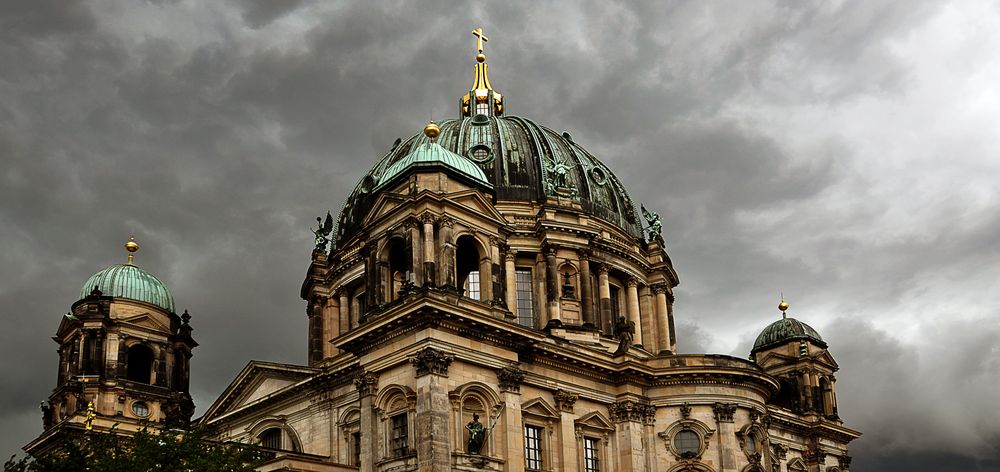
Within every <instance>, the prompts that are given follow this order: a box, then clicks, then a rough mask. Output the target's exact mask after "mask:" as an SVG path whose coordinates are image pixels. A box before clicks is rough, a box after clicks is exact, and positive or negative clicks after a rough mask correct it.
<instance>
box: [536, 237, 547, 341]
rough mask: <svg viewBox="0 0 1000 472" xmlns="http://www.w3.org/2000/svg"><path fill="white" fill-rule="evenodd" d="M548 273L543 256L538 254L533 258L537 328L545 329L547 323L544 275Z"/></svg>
mask: <svg viewBox="0 0 1000 472" xmlns="http://www.w3.org/2000/svg"><path fill="white" fill-rule="evenodd" d="M547 272H548V269H547V268H546V263H545V256H543V255H541V254H539V255H537V256H535V277H536V280H534V283H535V307H534V311H535V313H536V314H537V315H536V316H537V317H538V327H539V328H542V327H545V325H546V323H548V322H549V316H548V315H549V310H548V305H547V304H546V302H545V301H546V300H547V299H548V295H546V293H545V287H546V283H545V274H546V273H547Z"/></svg>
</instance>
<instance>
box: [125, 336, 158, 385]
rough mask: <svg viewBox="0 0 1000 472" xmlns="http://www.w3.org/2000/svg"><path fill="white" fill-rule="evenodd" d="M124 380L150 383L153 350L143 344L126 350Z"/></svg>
mask: <svg viewBox="0 0 1000 472" xmlns="http://www.w3.org/2000/svg"><path fill="white" fill-rule="evenodd" d="M126 362H127V366H128V368H127V369H126V371H125V378H126V379H128V380H131V381H133V382H139V383H144V384H148V383H152V380H153V379H152V374H153V350H152V349H150V348H149V346H146V345H145V344H136V345H134V346H132V347H130V348H128V354H127V360H126Z"/></svg>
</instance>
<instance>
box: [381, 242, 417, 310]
mask: <svg viewBox="0 0 1000 472" xmlns="http://www.w3.org/2000/svg"><path fill="white" fill-rule="evenodd" d="M385 250H386V251H387V253H386V255H387V257H386V259H387V262H388V263H389V270H388V278H389V280H387V281H386V283H387V285H388V287H389V294H388V295H389V300H390V301H392V300H396V299H397V298H399V292H400V290H402V289H403V287H404V285H405V284H406V282H407V281H409V280H410V273H411V272H412V270H413V268H412V267H411V261H410V259H411V258H410V256H409V254H407V252H408V251H407V250H406V243H405V242H404V241H403V240H402V239H400V238H393V239H391V240H389V243H388V244H387V245H386V249H385Z"/></svg>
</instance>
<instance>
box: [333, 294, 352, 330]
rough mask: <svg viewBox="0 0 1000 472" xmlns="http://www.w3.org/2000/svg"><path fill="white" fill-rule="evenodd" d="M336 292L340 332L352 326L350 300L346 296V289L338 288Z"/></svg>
mask: <svg viewBox="0 0 1000 472" xmlns="http://www.w3.org/2000/svg"><path fill="white" fill-rule="evenodd" d="M337 294H338V295H339V298H340V305H339V308H340V332H341V333H346V332H348V331H350V330H351V328H353V327H354V326H351V300H350V299H349V298H348V297H347V290H346V289H344V288H338V289H337Z"/></svg>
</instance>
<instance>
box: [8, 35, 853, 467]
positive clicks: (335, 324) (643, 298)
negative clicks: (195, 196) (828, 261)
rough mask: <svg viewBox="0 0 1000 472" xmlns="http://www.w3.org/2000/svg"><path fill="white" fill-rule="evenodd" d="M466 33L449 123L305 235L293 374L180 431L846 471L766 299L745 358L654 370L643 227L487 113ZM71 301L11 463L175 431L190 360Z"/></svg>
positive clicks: (819, 352) (261, 379)
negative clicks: (44, 407) (78, 445)
mask: <svg viewBox="0 0 1000 472" xmlns="http://www.w3.org/2000/svg"><path fill="white" fill-rule="evenodd" d="M473 33H474V34H475V35H476V40H477V46H478V48H477V49H478V54H477V55H476V63H475V65H474V78H473V83H472V87H471V89H470V90H468V91H467V92H466V93H465V94H464V95H462V96H461V97H460V98H459V100H458V103H457V105H458V106H457V113H456V117H455V118H453V119H446V120H441V121H439V122H437V123H429V124H427V125H426V126H424V128H423V132H421V133H418V134H416V135H414V136H412V137H410V138H408V139H399V140H397V141H396V142H395V144H394V145H393V146H392V148H391V149H389V150H388V151H387V152H386V154H385V155H384V156H382V157H381V158H379V159H378V160H377V161H376V162H375V164H374V165H373V166H372V168H371V170H370V171H369V172H368V173H367V174H365V175H364V176H362V177H361V178H360V179H359V183H358V184H357V186H356V187H355V188H354V190H353V192H352V193H351V195H350V197H349V198H348V199H347V201H346V202H345V203H344V206H343V209H342V210H341V212H340V215H339V218H337V219H336V220H335V219H334V218H333V217H332V215H329V214H328V215H327V218H326V220H325V221H323V220H322V219H318V220H319V227H318V228H317V229H316V247H315V249H314V250H313V251H312V257H311V263H310V264H309V267H308V269H307V270H306V275H305V280H304V282H303V284H302V289H301V293H300V295H301V297H302V298H303V299H304V300H305V301H306V316H307V317H308V333H307V336H306V338H307V353H308V362H307V364H306V365H289V364H279V363H272V362H262V361H252V362H250V363H249V364H248V365H247V366H246V368H244V370H243V371H242V372H240V373H239V374H238V376H237V377H236V378H235V379H234V380H233V382H232V383H231V384H230V385H229V386H228V387H227V388H226V389H225V391H224V392H223V393H222V394H221V396H220V397H219V398H218V399H217V400H216V401H215V403H213V404H212V405H211V406H209V407H208V409H207V410H206V411H205V413H204V415H203V416H202V417H201V418H200V419H199V420H198V421H200V422H201V423H202V424H204V425H207V426H210V427H212V428H213V431H215V432H216V434H217V437H218V439H219V440H224V441H237V442H247V443H256V444H259V445H260V446H261V447H262V448H263V449H264V450H265V451H267V452H268V453H269V455H270V459H269V460H268V461H267V463H265V464H264V465H263V466H262V467H261V470H300V471H361V472H390V471H392V472H402V471H411V470H420V471H463V470H464V471H498V472H499V471H569V472H640V471H642V472H653V471H664V472H674V471H702V472H725V471H733V472H748V471H757V472H765V471H766V472H776V471H810V472H835V471H840V472H844V471H848V470H849V467H850V456H849V455H848V448H847V445H848V443H849V442H850V441H851V440H853V439H855V438H857V437H858V436H860V433H858V432H857V431H854V430H852V429H850V428H848V427H846V426H844V425H843V422H842V421H841V420H840V417H839V416H838V410H837V396H836V380H835V377H834V373H835V372H836V371H837V369H838V366H837V363H836V361H835V360H834V359H833V357H832V356H831V354H830V352H829V351H828V350H827V345H826V343H825V342H824V341H823V339H822V338H821V336H820V335H819V334H818V333H817V332H816V331H815V330H813V329H812V328H811V327H809V326H808V325H806V324H805V323H802V322H800V321H797V320H795V319H792V318H788V317H787V316H786V315H785V311H787V309H788V305H787V304H786V303H784V302H783V301H782V303H781V304H780V305H779V309H780V311H781V319H779V320H778V321H776V322H774V323H773V324H771V325H770V326H767V327H766V328H765V329H764V330H763V331H762V332H761V334H760V336H759V337H758V338H757V340H756V342H755V344H754V347H753V349H752V351H751V352H750V353H749V354H750V355H749V359H745V358H736V357H731V356H726V355H712V354H678V353H677V352H676V342H677V341H676V331H675V329H674V311H673V302H674V293H673V292H674V288H675V287H676V286H677V285H678V283H679V278H678V275H677V273H676V272H675V271H674V268H673V265H672V263H671V260H670V257H669V256H668V255H667V253H666V250H665V245H664V240H663V238H662V236H661V227H660V220H659V217H658V216H657V215H656V213H654V212H652V211H648V210H647V209H645V208H641V207H640V209H638V210H637V208H636V204H635V202H633V200H632V199H631V197H630V196H629V194H628V191H627V190H626V188H625V186H624V185H623V184H622V182H621V181H620V180H619V179H618V178H617V177H616V176H615V174H614V173H613V172H612V171H611V169H609V168H608V167H607V166H606V165H604V164H603V163H602V162H601V161H599V160H598V159H597V158H596V157H595V156H594V155H593V154H591V153H590V152H588V151H587V150H586V149H584V148H583V147H582V146H581V145H579V144H577V142H576V141H575V140H574V139H573V137H571V136H570V135H569V134H567V133H559V132H556V131H553V130H552V129H550V128H548V127H545V126H542V125H540V124H538V123H536V122H535V121H533V120H530V119H527V118H524V117H520V116H514V115H509V114H508V113H507V111H508V110H507V109H506V106H505V102H504V96H503V95H501V94H500V93H499V91H498V90H496V89H494V88H493V86H492V85H491V84H490V79H489V70H488V66H487V63H486V56H485V54H484V52H483V49H484V48H483V46H484V43H485V42H486V41H487V38H486V37H485V36H484V35H483V32H482V30H481V29H477V30H475V31H474V32H473ZM119 278H122V280H124V281H125V282H124V283H119V282H118V280H119ZM154 282H155V283H154ZM143 284H145V285H143ZM140 285H141V289H139V288H137V289H134V290H133V289H132V288H130V287H133V286H135V287H138V286H140ZM91 286H93V287H91ZM123 287H124V288H123ZM81 298H82V299H81V300H80V301H79V302H77V304H75V305H74V308H73V310H74V311H73V314H74V315H75V316H74V317H73V318H70V317H67V319H65V320H64V321H63V324H62V325H61V326H60V328H59V331H58V335H57V338H56V340H57V342H58V343H60V346H61V348H60V353H61V355H60V359H61V361H60V371H59V372H60V374H59V384H58V387H57V389H56V391H55V392H54V393H53V396H52V405H53V406H52V417H51V421H48V420H47V426H49V427H48V428H47V430H46V432H45V433H43V435H42V437H41V438H39V439H38V440H36V441H35V442H34V443H32V444H31V445H29V446H28V448H29V451H30V450H31V448H41V447H43V445H44V444H45V443H46V438H48V437H50V436H52V435H54V434H56V432H58V431H60V429H61V428H66V427H74V428H75V427H81V426H80V425H84V424H86V425H90V424H91V423H93V424H94V425H97V426H95V427H98V426H101V427H102V426H103V425H105V424H108V423H109V422H111V421H119V422H128V421H130V420H131V419H132V418H149V417H151V418H154V419H162V420H168V419H170V418H172V417H175V418H177V419H181V420H183V419H186V418H188V417H189V416H190V411H191V410H190V407H191V404H190V397H189V396H188V395H187V368H188V367H187V366H188V359H189V358H190V355H191V349H192V348H193V347H194V346H195V345H196V344H195V343H194V341H193V340H192V339H191V336H190V334H191V329H190V326H189V325H188V321H187V320H188V317H184V316H182V317H178V316H177V315H176V314H174V312H173V302H172V300H171V299H170V297H169V294H167V292H166V289H165V288H163V285H162V284H160V283H159V281H158V280H156V279H155V277H153V276H151V275H149V274H148V273H146V272H144V271H142V270H141V269H138V268H137V267H135V266H134V265H132V264H131V263H130V264H128V265H124V266H112V267H110V268H108V269H105V270H104V271H102V272H99V273H98V274H96V275H95V276H94V277H92V280H90V281H88V282H87V284H86V285H85V286H84V292H83V293H81ZM84 403H93V404H94V405H95V407H94V408H95V409H96V420H94V419H93V418H91V419H89V420H88V419H87V418H88V416H87V415H86V411H85V410H83V409H81V405H83V404H84ZM137 404H141V405H145V409H143V408H142V407H137V406H136V405H137ZM140 413H141V414H140ZM88 427H89V426H88Z"/></svg>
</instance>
